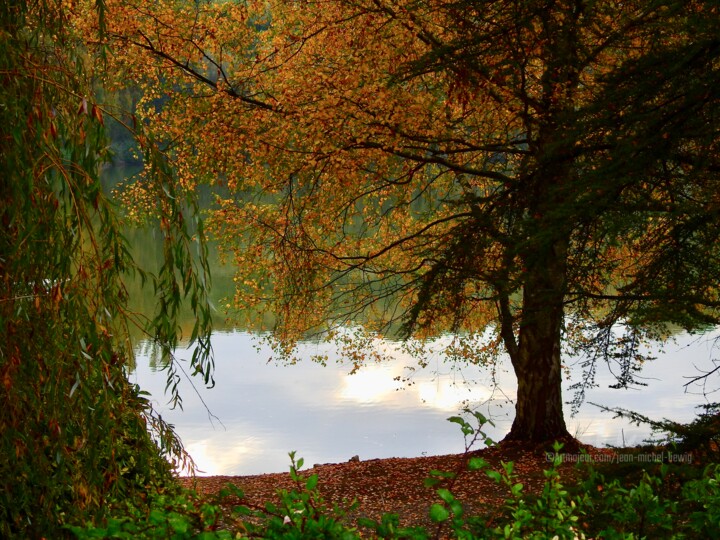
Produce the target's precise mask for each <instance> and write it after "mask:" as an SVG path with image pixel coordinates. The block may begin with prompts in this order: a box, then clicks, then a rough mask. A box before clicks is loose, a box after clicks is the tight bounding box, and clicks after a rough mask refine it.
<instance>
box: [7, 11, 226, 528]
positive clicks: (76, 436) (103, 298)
mask: <svg viewBox="0 0 720 540" xmlns="http://www.w3.org/2000/svg"><path fill="white" fill-rule="evenodd" d="M95 7H96V12H95V14H96V15H97V16H99V17H100V18H102V17H104V16H105V13H104V5H103V3H102V2H101V1H98V2H97V3H96V6H95ZM68 9H71V8H69V7H68V4H67V3H65V2H61V1H60V0H37V1H30V2H24V1H23V2H18V1H12V0H11V1H9V2H3V3H2V5H0V126H2V127H1V128H0V222H1V224H2V225H1V226H0V536H2V537H36V538H39V537H41V536H45V537H57V536H59V535H60V534H62V533H61V531H62V524H63V523H68V522H73V521H77V520H79V519H84V518H88V517H93V516H97V515H100V513H101V512H102V511H103V510H104V509H106V508H107V507H108V506H109V505H110V504H112V502H113V501H118V500H130V499H133V498H135V497H138V496H140V495H142V494H143V493H144V492H145V491H147V489H148V487H150V486H155V487H157V486H160V485H162V484H164V483H166V482H167V481H168V480H169V479H170V478H171V473H172V465H173V464H175V465H187V464H188V460H189V457H188V456H187V455H186V454H185V453H184V451H183V448H182V445H181V443H180V441H179V440H178V439H177V438H176V437H175V436H174V434H173V433H172V430H171V429H170V428H169V426H167V425H166V424H164V423H163V422H162V420H161V419H160V418H159V417H157V416H156V415H155V414H154V413H153V411H152V408H151V406H150V404H149V402H148V401H147V399H145V398H144V397H143V395H142V394H141V393H140V391H139V389H138V388H137V386H135V385H132V384H130V383H129V381H128V379H127V373H126V365H127V362H128V360H129V358H130V357H131V355H132V347H131V344H130V343H129V340H128V335H129V334H128V326H129V325H130V324H138V323H140V324H143V323H142V321H139V320H138V319H137V317H135V316H133V315H132V314H131V313H129V311H128V309H127V293H126V289H125V287H124V284H123V279H125V278H126V277H127V276H129V275H131V274H132V273H140V275H141V276H142V277H143V278H147V279H149V280H150V281H151V282H152V284H153V285H154V287H155V295H156V297H157V299H158V312H157V316H156V317H154V319H152V320H151V321H149V322H148V323H147V324H143V328H144V329H145V331H147V332H148V333H149V335H150V337H151V338H154V339H155V340H156V341H157V343H158V344H159V345H160V347H161V350H162V351H163V352H164V353H165V354H166V356H168V357H171V354H172V350H173V348H174V347H175V346H176V345H177V344H178V342H179V339H180V335H179V326H178V324H177V321H176V319H175V316H176V314H177V313H178V310H179V306H180V304H181V302H182V301H183V299H184V298H185V297H189V298H190V299H191V303H192V307H193V308H194V310H195V312H196V313H197V314H198V324H197V325H196V330H195V332H194V333H193V336H192V337H193V338H194V339H195V340H196V341H197V343H198V344H199V346H198V347H197V348H196V354H195V355H194V357H193V364H194V367H195V371H197V372H199V373H201V374H202V375H203V376H204V378H205V381H206V382H209V381H210V378H211V369H212V360H211V357H210V347H209V341H208V336H209V330H210V327H209V325H210V322H209V312H208V310H207V302H206V300H205V295H204V291H205V288H204V287H205V283H206V279H207V277H208V276H207V266H206V265H205V264H204V263H203V260H204V259H203V256H204V254H205V248H204V244H203V243H202V238H203V237H202V229H201V228H200V229H199V230H198V229H197V227H195V229H196V230H195V234H196V236H192V237H191V235H190V233H189V232H188V226H187V225H186V223H187V221H188V220H187V219H186V217H184V216H187V215H188V212H187V208H192V201H189V202H190V204H189V205H188V201H187V200H183V199H182V198H181V197H177V196H175V194H174V193H172V192H168V191H167V187H165V188H163V184H167V182H163V180H162V177H163V175H164V174H165V175H166V174H169V173H168V171H167V170H166V169H164V168H163V165H162V155H161V154H160V153H159V152H158V151H157V149H154V148H153V147H152V145H151V144H150V143H148V142H147V140H146V141H145V147H144V149H145V150H146V157H147V165H148V170H149V171H150V173H151V174H154V175H155V177H156V178H157V182H156V183H155V184H156V186H157V190H158V197H159V198H161V199H162V203H159V204H158V207H159V209H160V210H161V211H162V216H163V217H162V230H163V233H164V239H165V250H164V265H163V267H162V269H161V271H160V272H159V273H158V274H157V276H153V275H146V274H144V273H143V272H142V270H141V269H139V268H136V267H135V265H134V262H133V260H132V257H131V256H130V254H129V252H128V250H127V247H126V245H125V243H124V240H123V238H122V235H121V234H120V224H119V222H118V219H117V214H116V208H115V207H114V206H113V205H112V203H111V202H110V201H109V200H108V199H107V198H106V197H105V195H104V193H103V191H102V187H101V182H100V170H101V165H102V164H103V163H104V162H106V161H107V160H108V159H109V157H110V156H109V155H108V154H107V150H106V149H107V140H106V139H105V135H104V117H103V112H102V110H101V108H100V106H99V105H98V104H97V103H95V102H94V100H93V91H92V90H93V83H94V81H93V80H92V75H93V73H94V70H93V65H94V62H95V59H93V57H92V56H91V55H90V54H89V53H88V52H87V51H86V50H85V49H84V48H83V47H82V46H81V45H80V41H79V40H77V39H76V36H74V35H73V29H72V26H71V25H70V24H69V15H70V14H69V13H68V12H67V11H66V10H68ZM100 28H101V31H102V25H100ZM97 61H98V62H101V59H97ZM196 248H197V253H193V252H192V250H193V249H196ZM198 254H199V257H198ZM198 260H200V263H198V262H197V261H198ZM169 366H170V367H169V369H170V371H169V381H170V382H169V386H172V382H173V381H174V380H175V379H176V376H175V374H174V371H173V363H172V362H170V363H169ZM173 397H175V398H178V397H179V396H177V393H175V394H174V396H173ZM168 457H169V458H170V460H168V459H167V458H168ZM183 461H184V463H183ZM173 462H174V463H173ZM189 463H191V461H190V462H189Z"/></svg>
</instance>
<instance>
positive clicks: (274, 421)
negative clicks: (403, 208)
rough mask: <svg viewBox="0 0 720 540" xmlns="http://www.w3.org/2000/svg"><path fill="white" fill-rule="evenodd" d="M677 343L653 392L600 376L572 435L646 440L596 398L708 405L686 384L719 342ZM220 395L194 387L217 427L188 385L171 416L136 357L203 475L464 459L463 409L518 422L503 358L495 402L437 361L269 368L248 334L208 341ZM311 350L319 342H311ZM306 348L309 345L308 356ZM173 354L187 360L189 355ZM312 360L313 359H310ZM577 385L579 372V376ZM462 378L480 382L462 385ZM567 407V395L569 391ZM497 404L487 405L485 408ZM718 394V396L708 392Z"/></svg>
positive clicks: (138, 378)
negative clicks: (354, 460)
mask: <svg viewBox="0 0 720 540" xmlns="http://www.w3.org/2000/svg"><path fill="white" fill-rule="evenodd" d="M717 335H718V333H717V332H716V333H714V334H712V335H709V336H708V337H703V338H701V339H698V338H697V337H696V338H694V339H690V338H688V337H682V338H680V339H679V341H678V343H677V344H669V345H667V346H666V348H665V352H664V353H663V354H662V355H658V356H659V359H658V360H656V361H654V362H651V363H649V364H648V365H646V367H645V368H644V370H643V372H642V374H641V375H642V376H643V377H645V378H646V381H645V382H647V383H648V384H649V386H648V387H645V388H641V389H640V388H636V389H629V390H612V389H609V388H608V384H611V383H612V382H613V379H612V378H611V377H610V375H608V374H606V373H603V374H602V375H600V373H602V372H603V370H602V368H601V369H599V370H598V371H599V375H598V378H597V382H598V384H599V386H598V387H597V388H593V389H591V390H590V391H588V393H587V398H586V403H585V404H584V405H583V406H582V408H581V410H580V412H579V414H578V415H577V416H576V417H574V418H570V407H569V406H568V407H567V410H566V415H567V423H568V429H569V431H570V432H571V433H572V434H575V435H576V436H578V438H579V439H580V440H581V441H583V442H586V443H590V444H594V445H597V446H604V445H607V444H610V445H616V446H620V445H622V444H623V443H625V444H628V445H630V444H638V443H640V442H642V440H643V439H644V438H646V437H647V436H648V435H649V430H648V429H647V428H646V427H645V426H641V427H636V426H633V425H631V424H629V423H628V422H627V421H624V420H621V419H613V418H612V415H611V414H609V413H605V412H602V411H600V410H599V409H598V408H597V407H594V406H592V405H590V404H589V402H595V403H600V404H603V405H607V406H612V407H622V408H626V409H631V410H634V411H637V412H639V413H641V414H645V415H647V416H650V417H651V418H654V419H662V418H672V419H673V420H678V421H689V420H691V419H692V418H693V416H694V414H695V407H696V406H697V405H699V404H702V403H706V402H707V399H706V398H704V397H703V396H702V395H698V394H689V393H685V392H684V388H683V384H684V383H685V382H686V379H684V378H683V377H684V376H685V377H686V376H692V375H696V374H697V370H696V369H695V367H693V366H696V367H697V368H699V369H705V370H707V369H709V368H710V367H712V365H713V364H712V361H711V358H712V352H713V342H712V341H710V339H711V338H712V337H716V336H717ZM212 342H213V348H214V351H215V362H216V371H215V378H216V387H215V388H213V389H210V390H209V389H205V388H204V387H203V386H202V382H201V381H194V385H195V387H196V389H197V390H198V392H199V393H200V395H201V396H202V400H203V401H204V402H205V403H206V404H207V406H208V408H209V409H210V411H211V412H212V414H213V415H215V416H216V417H217V419H214V418H213V417H212V416H210V415H209V413H208V411H207V410H206V409H205V407H204V406H203V404H202V402H201V400H200V398H199V397H198V395H197V394H196V393H195V391H194V390H193V389H192V387H191V386H190V384H189V383H188V382H187V381H183V383H181V394H182V396H183V403H184V410H182V411H181V410H169V409H168V408H167V407H166V406H165V402H166V401H167V400H166V399H165V398H164V397H163V391H164V387H165V378H164V377H165V375H164V373H162V372H154V371H153V370H152V369H151V368H150V365H149V364H150V362H149V359H148V358H147V356H146V355H143V354H138V359H137V369H136V371H135V372H134V373H133V374H132V375H131V380H132V381H134V382H137V383H138V384H140V386H141V387H142V388H143V389H145V390H147V391H149V392H150V393H151V394H152V396H153V398H154V402H155V404H156V406H157V409H158V410H159V412H160V413H161V414H162V416H163V418H165V419H166V420H168V421H169V422H170V423H171V424H173V425H175V427H176V430H177V432H178V433H179V434H180V436H181V438H182V440H183V442H184V444H185V446H186V448H187V449H188V451H189V452H190V454H191V455H192V456H193V458H194V459H195V461H196V462H197V464H198V466H199V467H200V469H202V471H204V474H208V475H216V474H225V475H247V474H259V473H269V472H280V471H285V470H287V467H288V464H289V460H288V457H287V453H288V452H289V451H290V450H296V451H297V455H298V456H301V457H304V458H305V462H306V463H307V464H308V466H311V465H312V464H314V463H328V462H339V461H346V460H348V459H349V458H350V457H351V456H354V455H359V456H360V458H361V459H363V460H365V459H372V458H386V457H414V456H420V455H441V454H448V453H458V452H462V451H463V449H464V441H463V437H462V434H461V433H460V432H459V430H458V428H457V425H454V424H451V423H449V422H447V421H446V419H447V417H448V416H451V415H453V414H457V413H458V411H459V409H461V408H462V407H463V405H464V403H466V402H469V403H470V404H471V405H473V406H477V405H478V404H482V403H484V405H481V406H480V407H479V408H478V410H479V411H480V412H482V413H483V414H486V415H488V416H490V417H491V418H492V419H493V421H494V422H495V424H496V427H495V428H491V427H488V429H487V430H486V431H487V432H488V434H489V435H490V436H491V437H493V438H494V439H495V440H499V439H501V438H502V437H503V436H504V435H505V433H506V432H507V431H508V430H509V428H510V425H511V423H512V417H513V414H514V408H513V405H512V403H509V402H508V401H507V399H505V398H508V399H512V398H513V397H514V391H515V387H516V380H515V377H514V375H513V374H512V372H511V371H510V370H509V367H508V364H509V363H508V362H506V363H505V364H504V365H503V366H502V368H501V369H499V370H498V374H497V375H498V376H497V378H498V381H499V383H500V387H501V388H502V390H503V393H499V392H495V394H492V385H491V379H490V375H489V374H488V372H487V370H484V369H482V368H478V367H476V366H463V367H462V369H461V370H457V369H451V367H452V366H449V365H447V364H445V363H443V362H442V359H441V358H438V359H436V361H435V362H433V363H431V365H429V366H428V367H427V368H426V369H424V370H418V371H417V372H416V373H415V374H414V376H413V378H412V383H413V384H411V385H409V386H405V385H403V384H402V383H401V382H399V381H398V380H397V378H398V377H403V376H406V375H407V371H406V369H405V367H406V366H407V365H410V364H411V362H412V361H411V359H409V358H408V357H406V356H404V355H402V354H398V355H396V358H395V359H394V360H393V361H392V362H390V363H387V364H371V365H369V366H366V367H364V368H363V369H361V370H360V371H359V372H358V373H356V374H353V375H349V374H348V373H349V371H350V367H348V366H347V365H342V364H338V363H328V365H327V367H323V366H321V365H318V364H314V363H312V362H309V361H308V362H303V363H300V364H297V365H293V366H278V365H275V364H274V363H268V362H267V358H269V356H270V354H269V350H264V349H262V348H261V349H260V351H258V350H257V349H256V346H257V343H256V342H254V341H253V336H252V335H251V334H248V333H243V332H218V333H216V334H214V335H213V340H212ZM313 347H315V346H313ZM308 351H309V349H308ZM183 352H184V353H185V354H183V353H180V354H178V357H179V358H181V359H182V358H188V357H189V356H190V353H189V352H186V351H183ZM308 354H309V352H308ZM572 375H573V379H575V378H577V377H578V376H579V375H580V374H579V372H577V373H576V372H575V370H573V371H572ZM465 380H470V381H473V383H472V384H470V385H467V384H465V383H464V381H465ZM572 382H573V381H572V380H571V381H566V384H565V388H566V390H565V399H566V400H568V399H570V398H571V397H572V394H571V393H570V392H568V391H567V388H568V387H569V386H570V384H571V383H572ZM491 397H494V399H491V400H490V401H488V400H489V399H490V398H491ZM710 398H712V396H710Z"/></svg>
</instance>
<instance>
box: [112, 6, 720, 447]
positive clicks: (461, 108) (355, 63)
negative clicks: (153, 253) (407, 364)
mask: <svg viewBox="0 0 720 540" xmlns="http://www.w3.org/2000/svg"><path fill="white" fill-rule="evenodd" d="M108 6H109V8H108V9H109V10H111V12H112V13H114V15H113V16H112V17H111V18H110V22H109V25H110V27H109V29H108V36H109V39H110V42H111V43H112V44H113V46H114V47H116V48H117V50H119V51H122V52H120V53H119V54H117V55H116V56H115V57H114V59H113V62H116V65H115V67H114V68H113V70H112V71H111V72H112V73H118V74H121V79H122V78H126V79H127V78H130V79H131V80H132V81H133V83H134V84H135V83H138V84H142V85H143V87H144V88H145V94H144V95H145V97H144V99H143V102H142V103H141V106H140V108H139V110H138V112H137V114H138V119H139V120H138V121H140V122H142V123H143V124H145V125H147V128H148V130H149V131H150V132H151V133H153V136H154V137H155V138H156V139H157V140H160V141H163V142H164V144H165V148H166V149H167V152H168V153H169V155H170V156H171V157H172V160H173V165H174V170H175V171H176V172H177V175H178V176H177V183H178V185H179V186H180V187H181V188H182V189H186V190H192V189H194V188H195V186H197V185H198V184H203V183H209V184H211V185H216V186H222V187H223V188H224V189H225V190H226V191H225V193H227V195H226V196H222V197H221V198H219V200H218V207H217V209H216V210H214V211H213V216H212V227H213V231H214V232H215V233H216V235H217V236H218V238H220V240H221V242H222V243H223V245H224V247H225V249H226V250H227V252H228V253H230V254H232V261H233V263H234V264H235V265H236V266H237V268H238V272H237V279H236V282H237V284H238V288H237V293H236V296H235V303H236V307H237V309H238V310H253V311H256V312H261V313H263V312H269V313H272V315H273V316H274V317H275V320H276V325H275V327H274V332H275V336H276V337H277V338H278V339H279V340H280V341H281V342H282V343H283V344H286V345H287V344H289V346H290V347H291V345H292V343H293V342H295V341H296V340H298V339H301V338H303V337H304V336H306V335H307V333H308V332H312V333H315V334H318V333H325V335H329V336H331V337H332V336H333V330H334V329H336V328H338V327H339V326H341V325H348V324H362V325H364V327H365V328H366V330H367V331H369V332H371V333H373V332H377V333H382V334H385V335H397V334H398V332H400V333H404V334H405V335H414V336H417V337H421V338H423V337H428V336H434V335H437V334H438V333H440V332H444V331H451V332H454V333H455V334H456V335H458V336H463V335H465V336H470V337H474V336H477V335H480V334H481V333H482V332H483V331H484V330H486V329H490V330H491V331H492V332H493V335H494V339H491V340H490V342H486V343H485V345H483V347H485V349H486V350H483V351H479V352H480V353H483V352H487V350H488V349H489V350H490V351H494V352H497V351H500V350H504V351H505V352H506V353H507V354H508V355H509V357H510V360H511V362H512V365H513V368H514V370H515V373H516V375H517V376H518V400H517V406H516V418H515V423H514V425H513V429H512V431H511V434H510V435H511V437H513V438H518V439H534V440H544V439H547V438H552V437H565V436H567V432H566V430H565V425H564V421H563V417H562V397H561V394H560V373H561V362H562V350H563V347H566V348H570V349H574V350H575V351H576V352H580V353H583V354H585V356H586V359H587V363H586V367H587V371H588V376H587V377H586V379H585V382H584V383H582V384H592V383H593V376H592V374H593V373H594V370H595V366H596V364H597V363H598V362H608V363H615V362H616V363H618V364H619V366H618V367H619V369H618V370H617V372H618V373H619V385H620V386H623V385H627V384H630V383H631V382H632V381H633V374H634V373H635V372H636V368H637V367H638V365H639V364H640V363H641V362H642V360H643V357H642V355H641V353H640V345H641V343H642V342H643V340H644V339H647V338H648V337H665V323H667V322H673V323H677V324H680V325H682V326H683V327H685V328H688V329H690V328H700V327H703V325H707V324H711V323H714V322H717V311H716V307H717V305H718V293H717V288H716V283H715V280H714V279H713V277H712V276H714V275H716V274H717V270H718V269H719V267H718V263H719V262H720V260H718V252H717V230H716V228H715V227H714V225H713V223H714V219H712V218H711V217H710V216H713V215H715V213H716V212H717V195H716V193H717V190H716V189H715V184H716V176H717V165H718V164H717V133H716V131H715V128H713V127H712V126H713V125H715V124H714V119H716V117H717V104H718V103H717V97H716V95H715V93H713V92H712V88H713V85H714V84H715V83H716V82H717V54H718V51H717V44H716V40H715V38H714V37H713V36H714V35H716V31H717V27H716V21H717V19H718V18H717V6H716V5H715V4H714V3H713V2H710V1H694V2H689V3H688V2H677V1H672V0H658V1H653V2H635V1H631V2H621V3H618V2H612V1H598V2H585V1H570V0H563V1H555V2H547V1H523V2H518V1H515V0H499V1H496V2H443V1H432V2H422V3H417V2H384V1H383V0H359V1H354V2H345V1H330V2H285V1H276V2H252V1H251V2H247V3H242V4H236V3H229V2H220V3H215V2H209V3H203V2H200V3H196V4H192V5H189V4H187V3H185V2H172V1H167V2H157V3H153V4H152V5H151V6H150V5H146V4H145V3H139V2H138V3H133V2H116V3H109V4H108ZM142 194H143V190H142V186H141V185H139V186H138V187H136V188H135V191H134V195H135V196H137V197H142ZM128 197H130V198H132V197H133V192H132V191H131V192H130V193H129V194H128ZM698 250H701V251H702V253H703V259H702V262H700V261H699V258H698V257H697V256H696V253H697V252H698ZM620 326H622V327H623V328H624V329H625V330H623V331H621V332H620V334H621V335H616V332H617V329H618V328H619V327H620ZM282 350H288V349H287V347H285V348H282ZM580 391H581V393H582V388H580ZM538 404H542V405H541V406H538Z"/></svg>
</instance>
